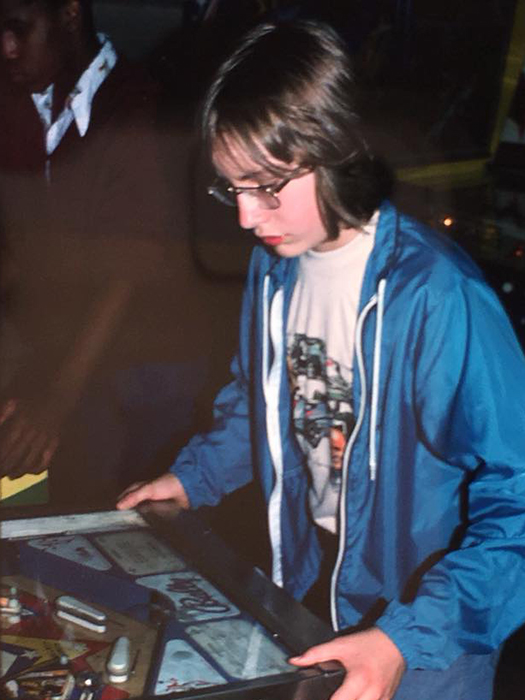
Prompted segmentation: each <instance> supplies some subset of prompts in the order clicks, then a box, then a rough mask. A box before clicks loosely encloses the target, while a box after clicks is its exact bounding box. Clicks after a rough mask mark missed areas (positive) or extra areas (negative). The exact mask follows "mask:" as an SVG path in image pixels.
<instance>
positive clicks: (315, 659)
mask: <svg viewBox="0 0 525 700" xmlns="http://www.w3.org/2000/svg"><path fill="white" fill-rule="evenodd" d="M331 660H336V661H339V662H340V663H341V664H342V665H343V666H344V668H345V670H346V676H345V679H344V681H343V684H342V685H341V686H340V688H339V689H338V690H337V691H336V692H335V693H334V694H333V695H332V698H331V700H390V699H391V698H392V697H393V695H394V693H395V692H396V689H397V687H398V685H399V683H400V681H401V677H402V675H403V673H404V670H405V661H404V659H403V656H402V655H401V652H400V651H399V649H398V648H397V647H396V645H395V644H394V642H392V640H391V639H390V638H389V637H388V636H387V635H386V634H385V633H384V632H382V631H381V630H380V629H378V628H377V627H374V628H373V629H370V630H367V631H366V632H356V633H355V634H350V635H346V636H344V637H337V638H336V639H333V640H331V641H330V642H327V643H326V644H320V645H319V646H315V647H312V648H311V649H308V651H306V652H305V653H304V654H302V655H301V656H295V657H293V658H291V659H289V661H290V663H292V664H295V665H296V666H311V665H312V664H317V663H321V662H322V661H331Z"/></svg>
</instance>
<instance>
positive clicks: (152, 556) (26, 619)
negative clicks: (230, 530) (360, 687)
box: [0, 506, 341, 700]
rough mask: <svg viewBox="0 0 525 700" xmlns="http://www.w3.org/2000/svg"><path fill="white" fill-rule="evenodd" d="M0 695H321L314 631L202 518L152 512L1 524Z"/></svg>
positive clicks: (329, 677)
mask: <svg viewBox="0 0 525 700" xmlns="http://www.w3.org/2000/svg"><path fill="white" fill-rule="evenodd" d="M0 533H1V547H2V569H1V577H0V586H1V590H0V611H1V614H0V625H1V628H0V632H1V638H0V676H1V680H0V698H2V700H3V699H4V698H21V699H22V700H28V699H30V698H38V700H120V699H121V698H122V699H124V698H149V697H156V696H168V697H191V698H197V697H207V698H209V697H215V696H217V697H218V696H219V695H220V697H221V699H226V698H241V697H242V698H250V697H254V698H257V700H264V698H273V697H279V698H281V697H283V698H284V697H286V698H287V699H288V700H291V699H292V698H294V697H297V698H299V697H300V698H308V697H312V698H315V700H321V699H322V698H324V697H326V698H327V697H329V695H330V693H331V692H332V691H333V689H334V688H335V687H336V686H337V685H338V684H339V682H340V680H341V671H340V670H339V669H338V668H336V667H334V666H327V667H323V668H315V669H296V668H295V667H293V666H290V665H289V664H288V662H287V659H288V658H289V656H291V655H292V654H294V653H298V652H300V651H302V650H304V649H305V648H307V647H308V646H310V645H311V644H313V643H316V642H319V641H323V640H324V639H326V638H328V636H329V633H328V631H327V630H326V628H325V627H324V625H323V624H322V623H320V622H319V621H318V620H317V619H316V618H314V617H313V616H312V615H310V613H308V612H307V611H306V610H304V608H302V607H301V606H300V605H299V604H298V603H296V602H295V601H293V600H291V599H290V598H288V596H286V594H284V593H283V592H282V591H281V590H279V589H277V588H276V587H275V586H273V585H272V584H271V583H270V582H269V581H268V580H267V579H266V577H264V576H263V575H262V574H261V573H260V572H258V571H254V570H251V569H249V567H246V565H244V564H242V563H241V562H239V561H238V560H237V559H236V557H235V556H234V555H233V554H232V553H231V552H230V551H229V550H228V549H227V548H225V546H224V545H223V544H222V543H221V542H220V541H219V540H216V539H215V538H214V535H213V533H211V532H209V531H208V530H206V528H205V527H204V526H202V525H201V524H200V522H199V521H198V520H197V519H193V516H191V515H190V516H188V515H184V514H183V515H174V514H173V513H172V512H170V511H169V509H168V510H164V511H162V510H161V509H159V508H157V509H156V507H155V506H151V507H150V508H149V509H145V511H144V512H143V513H142V514H139V513H138V512H122V513H120V512H115V511H105V512H95V513H85V514H69V515H58V516H45V517H36V518H14V519H11V520H5V521H3V522H2V523H1V524H0Z"/></svg>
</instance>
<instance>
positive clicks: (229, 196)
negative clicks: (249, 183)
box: [208, 171, 304, 209]
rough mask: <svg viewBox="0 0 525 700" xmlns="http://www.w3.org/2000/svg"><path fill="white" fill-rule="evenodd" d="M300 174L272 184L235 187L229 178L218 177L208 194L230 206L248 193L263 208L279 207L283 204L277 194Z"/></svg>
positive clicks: (233, 205) (209, 188) (234, 205)
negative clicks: (241, 195) (240, 196)
mask: <svg viewBox="0 0 525 700" xmlns="http://www.w3.org/2000/svg"><path fill="white" fill-rule="evenodd" d="M303 174H304V171H303V172H302V173H300V175H303ZM300 175H294V176H293V177H287V178H286V179H285V180H280V181H279V182H275V183H272V184H271V185H256V186H254V187H234V186H233V185H232V184H231V183H230V182H228V180H225V179H224V178H222V177H218V178H217V179H216V180H215V181H214V183H213V184H212V185H210V186H209V187H208V194H211V195H212V196H213V197H215V199H218V200H219V202H222V204H226V205H227V206H229V207H236V206H237V197H238V196H239V195H240V194H246V195H248V196H249V197H253V198H254V199H255V200H256V201H257V204H258V205H259V206H260V207H262V208H263V209H278V208H279V207H280V206H281V202H280V201H279V197H278V196H277V195H278V194H279V192H280V191H281V190H282V189H283V188H284V187H286V185H287V184H288V183H289V182H290V180H293V179H294V177H299V176H300Z"/></svg>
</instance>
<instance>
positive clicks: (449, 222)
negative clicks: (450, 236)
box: [443, 216, 454, 228]
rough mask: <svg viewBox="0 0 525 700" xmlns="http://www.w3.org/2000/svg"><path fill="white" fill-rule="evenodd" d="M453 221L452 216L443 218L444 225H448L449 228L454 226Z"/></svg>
mask: <svg viewBox="0 0 525 700" xmlns="http://www.w3.org/2000/svg"><path fill="white" fill-rule="evenodd" d="M453 223H454V219H453V218H452V217H451V216H446V217H445V218H444V219H443V226H446V227H447V228H448V227H449V226H452V224H453Z"/></svg>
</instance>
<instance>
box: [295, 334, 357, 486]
mask: <svg viewBox="0 0 525 700" xmlns="http://www.w3.org/2000/svg"><path fill="white" fill-rule="evenodd" d="M288 369H289V374H290V384H291V389H292V406H293V421H294V427H295V432H296V436H297V438H298V440H299V442H300V444H301V446H302V448H303V450H304V451H305V452H306V453H307V454H309V462H310V464H311V466H312V462H314V463H315V462H317V463H318V464H320V465H322V466H325V467H327V466H328V467H329V469H330V481H331V483H332V484H333V485H334V486H335V485H337V486H338V485H339V483H340V479H341V467H342V462H343V454H344V449H345V446H346V442H347V440H348V436H349V434H350V433H351V431H352V429H353V427H354V424H355V418H354V415H353V412H352V406H351V403H350V401H351V384H350V381H349V379H350V377H351V371H350V369H349V368H342V367H341V365H340V363H338V362H336V361H335V360H334V359H332V358H330V357H328V356H327V352H326V344H325V342H324V341H323V340H321V339H319V338H310V337H308V336H307V335H305V334H304V333H295V334H294V336H293V340H292V342H291V343H290V345H289V352H288ZM345 375H346V376H347V377H348V379H345ZM327 461H328V462H329V464H326V462H327Z"/></svg>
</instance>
